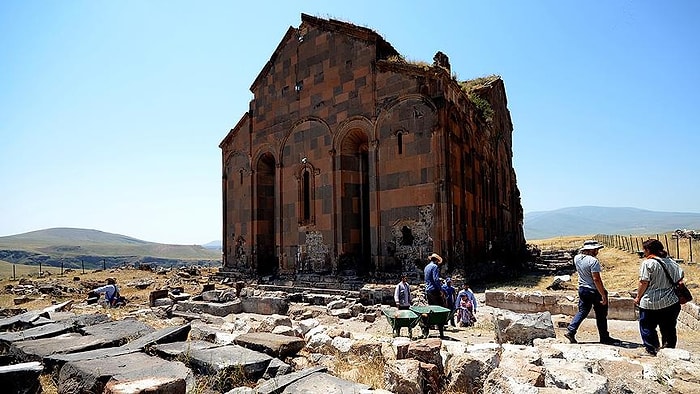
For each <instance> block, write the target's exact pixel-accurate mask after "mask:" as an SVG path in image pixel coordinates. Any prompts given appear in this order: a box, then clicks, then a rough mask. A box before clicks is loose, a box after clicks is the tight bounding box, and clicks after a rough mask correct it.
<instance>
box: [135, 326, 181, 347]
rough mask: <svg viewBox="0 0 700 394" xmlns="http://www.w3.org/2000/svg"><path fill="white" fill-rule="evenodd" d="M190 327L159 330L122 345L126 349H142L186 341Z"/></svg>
mask: <svg viewBox="0 0 700 394" xmlns="http://www.w3.org/2000/svg"><path fill="white" fill-rule="evenodd" d="M191 328H192V326H190V324H189V323H188V324H183V325H181V326H175V327H166V328H161V329H160V330H157V331H155V332H152V333H150V334H146V335H144V336H142V337H141V338H136V339H134V340H133V341H131V342H129V343H127V344H126V345H124V347H125V348H128V349H143V348H145V347H146V346H149V345H153V344H156V343H170V342H179V341H184V340H186V339H187V336H188V335H189V333H190V329H191Z"/></svg>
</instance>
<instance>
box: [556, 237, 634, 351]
mask: <svg viewBox="0 0 700 394" xmlns="http://www.w3.org/2000/svg"><path fill="white" fill-rule="evenodd" d="M602 248H603V245H601V244H600V243H598V241H594V240H588V241H585V242H584V243H583V247H582V248H581V250H580V251H579V253H578V254H577V255H576V256H575V257H574V264H575V265H576V272H577V273H578V297H579V299H578V312H577V313H576V315H575V316H574V318H573V320H572V321H571V323H570V324H569V326H568V327H567V331H566V334H564V337H565V338H566V339H568V340H569V342H571V343H577V341H576V331H577V330H578V327H579V326H580V325H581V323H582V322H583V319H585V318H586V316H588V314H589V313H590V312H591V308H593V310H594V311H595V321H596V326H597V327H598V335H599V337H600V343H603V344H608V345H616V344H619V343H620V341H619V340H617V339H613V338H611V337H610V333H609V332H608V291H607V290H605V285H603V279H602V278H601V276H600V272H601V271H602V268H601V266H600V261H598V259H597V258H596V256H598V251H599V250H600V249H602Z"/></svg>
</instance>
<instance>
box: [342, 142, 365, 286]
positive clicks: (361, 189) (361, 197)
mask: <svg viewBox="0 0 700 394" xmlns="http://www.w3.org/2000/svg"><path fill="white" fill-rule="evenodd" d="M340 174H341V178H340V181H341V185H342V190H341V191H340V192H341V223H342V226H341V228H342V230H341V231H342V232H341V242H342V246H343V254H342V255H341V259H340V261H339V267H338V268H339V269H341V270H356V271H357V273H358V274H361V275H362V274H365V273H367V272H368V271H369V269H370V263H371V257H372V255H371V253H372V252H371V251H372V248H371V238H370V222H369V216H370V215H369V214H370V208H369V156H368V140H367V135H366V134H365V132H364V131H362V130H361V129H352V130H350V131H349V132H348V134H347V135H346V136H345V137H344V138H343V140H342V142H341V144H340Z"/></svg>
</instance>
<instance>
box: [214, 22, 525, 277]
mask: <svg viewBox="0 0 700 394" xmlns="http://www.w3.org/2000/svg"><path fill="white" fill-rule="evenodd" d="M250 91H251V92H252V93H253V95H254V97H253V99H252V100H251V101H250V106H249V108H248V111H247V112H246V113H244V114H243V116H242V117H241V119H240V120H239V121H238V123H237V124H236V125H235V127H234V128H233V129H231V130H230V132H229V133H228V135H226V137H225V138H224V139H223V141H222V142H221V144H220V148H221V150H222V192H223V238H222V239H223V253H224V256H223V264H224V267H223V268H222V271H223V272H227V271H228V272H230V273H237V274H240V275H245V276H248V277H255V276H257V277H264V276H273V277H275V278H280V279H287V280H295V281H299V280H303V279H304V278H305V279H306V280H307V281H308V282H309V283H314V284H316V285H321V282H323V281H324V280H325V279H327V278H338V277H358V278H363V277H364V278H373V279H374V280H378V281H381V280H384V279H386V280H389V279H391V280H394V279H395V278H398V273H400V272H406V273H409V274H410V275H415V276H416V277H417V276H420V273H421V271H420V270H421V268H422V266H423V264H425V258H426V256H428V255H429V254H430V253H432V252H437V253H439V254H440V255H442V256H443V257H444V258H445V259H446V262H447V267H448V269H449V270H454V269H461V268H465V269H466V270H467V272H468V273H469V274H470V275H480V273H482V272H483V269H484V267H492V266H494V265H499V266H500V267H506V269H509V267H511V268H514V267H515V266H516V263H515V261H516V257H517V256H518V255H519V254H520V253H521V251H523V250H524V247H525V241H524V237H523V230H522V221H523V212H522V207H521V204H520V192H519V190H518V188H517V185H516V177H515V171H514V169H513V164H512V155H513V153H512V131H513V125H512V122H511V118H510V113H509V111H508V108H507V100H506V92H505V87H504V84H503V81H502V79H501V78H500V77H498V76H491V77H485V78H479V79H476V80H470V81H458V80H457V79H456V78H455V77H454V76H453V75H452V73H451V69H450V62H449V59H448V57H447V55H445V54H443V53H442V52H437V54H436V55H435V57H434V62H433V63H432V64H427V63H418V62H410V61H406V60H405V59H404V58H403V57H402V56H401V54H400V53H399V52H397V51H396V49H394V47H393V46H392V45H391V44H390V43H389V42H387V41H386V40H384V38H382V37H381V36H380V35H379V34H377V33H376V32H374V31H373V30H371V29H368V28H364V27H360V26H356V25H353V24H351V23H347V22H342V21H337V20H333V19H328V20H326V19H321V18H317V17H312V16H309V15H305V14H302V15H301V25H300V26H299V27H298V28H294V27H290V28H289V29H288V30H287V33H286V34H285V35H284V37H283V38H282V40H281V41H280V43H279V45H278V46H277V48H276V49H275V50H274V52H273V53H272V56H271V57H270V60H269V61H268V62H267V63H266V64H265V66H264V67H263V69H262V70H261V71H260V74H259V75H258V76H257V77H256V78H255V80H254V81H253V83H252V85H251V87H250ZM493 262H497V263H501V264H493ZM485 263H488V264H485ZM477 267H478V268H477Z"/></svg>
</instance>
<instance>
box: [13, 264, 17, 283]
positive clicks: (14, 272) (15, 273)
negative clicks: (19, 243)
mask: <svg viewBox="0 0 700 394" xmlns="http://www.w3.org/2000/svg"><path fill="white" fill-rule="evenodd" d="M15 265H16V264H12V279H17V271H15Z"/></svg>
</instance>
